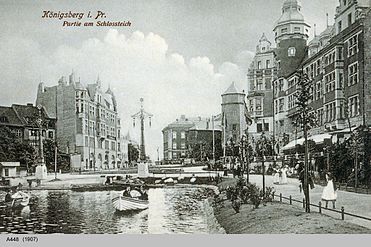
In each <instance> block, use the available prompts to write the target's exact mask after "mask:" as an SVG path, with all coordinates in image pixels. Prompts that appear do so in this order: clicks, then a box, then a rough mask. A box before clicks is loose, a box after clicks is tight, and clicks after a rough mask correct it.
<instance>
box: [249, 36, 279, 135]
mask: <svg viewBox="0 0 371 247" xmlns="http://www.w3.org/2000/svg"><path fill="white" fill-rule="evenodd" d="M276 73H277V70H276V66H275V59H274V48H272V44H271V42H270V41H269V40H268V39H267V37H266V36H265V34H263V35H262V37H261V38H260V40H259V44H258V45H257V47H256V54H255V56H254V59H253V62H252V63H251V65H250V68H249V70H248V75H247V78H248V95H247V101H246V103H247V108H248V111H249V114H250V117H251V118H252V119H253V122H252V124H251V125H250V126H249V129H248V133H249V136H251V137H252V138H255V139H256V138H259V136H260V135H261V133H262V132H264V133H265V134H268V135H272V134H273V130H274V129H273V88H272V83H273V81H274V80H275V77H276Z"/></svg>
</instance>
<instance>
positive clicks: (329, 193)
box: [322, 173, 337, 209]
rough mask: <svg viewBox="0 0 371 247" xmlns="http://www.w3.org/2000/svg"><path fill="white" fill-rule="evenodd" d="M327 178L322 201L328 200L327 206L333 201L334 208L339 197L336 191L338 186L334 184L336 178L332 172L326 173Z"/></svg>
mask: <svg viewBox="0 0 371 247" xmlns="http://www.w3.org/2000/svg"><path fill="white" fill-rule="evenodd" d="M326 180H327V185H326V187H325V188H324V189H323V192H322V201H324V202H326V208H327V207H328V202H329V201H331V202H332V208H333V209H335V202H336V198H337V193H336V187H335V184H334V181H333V180H334V179H333V176H332V174H331V173H326Z"/></svg>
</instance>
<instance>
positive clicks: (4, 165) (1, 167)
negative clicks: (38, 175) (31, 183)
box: [0, 162, 27, 186]
mask: <svg viewBox="0 0 371 247" xmlns="http://www.w3.org/2000/svg"><path fill="white" fill-rule="evenodd" d="M26 175H27V171H26V170H25V169H23V170H22V169H21V166H20V163H19V162H0V177H1V182H2V184H4V185H10V186H16V185H18V184H19V183H21V184H25V182H26V181H25V177H26Z"/></svg>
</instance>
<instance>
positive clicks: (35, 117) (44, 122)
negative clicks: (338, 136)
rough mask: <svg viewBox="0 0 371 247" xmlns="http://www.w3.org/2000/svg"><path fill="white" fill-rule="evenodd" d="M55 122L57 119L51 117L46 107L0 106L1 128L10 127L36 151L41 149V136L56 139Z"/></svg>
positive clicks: (20, 139) (29, 105)
mask: <svg viewBox="0 0 371 247" xmlns="http://www.w3.org/2000/svg"><path fill="white" fill-rule="evenodd" d="M39 119H41V137H40V134H39V133H40V132H39V131H40V125H39ZM55 123H56V119H55V118H52V117H50V115H49V113H48V112H47V111H46V110H45V108H44V107H42V108H40V110H39V109H38V108H37V107H35V106H33V105H32V104H27V105H18V104H13V105H12V106H10V107H7V106H0V128H1V127H8V128H9V129H10V130H11V131H12V132H13V133H14V134H15V136H16V138H18V140H19V141H22V142H27V143H28V144H30V145H31V146H33V147H34V148H35V150H36V152H38V151H39V140H40V138H41V139H42V140H45V139H50V140H55Z"/></svg>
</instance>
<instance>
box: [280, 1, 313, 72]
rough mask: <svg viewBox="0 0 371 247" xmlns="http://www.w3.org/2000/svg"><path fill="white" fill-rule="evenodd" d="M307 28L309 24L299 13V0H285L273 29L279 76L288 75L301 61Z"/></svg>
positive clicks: (306, 38)
mask: <svg viewBox="0 0 371 247" xmlns="http://www.w3.org/2000/svg"><path fill="white" fill-rule="evenodd" d="M309 30H310V26H309V25H308V24H307V23H306V22H305V20H304V17H303V15H302V14H301V4H300V3H299V1H297V0H286V1H285V2H284V3H283V6H282V15H281V17H280V18H279V20H278V21H277V23H276V25H275V27H274V30H273V31H274V32H275V41H276V45H277V49H276V60H277V65H278V70H279V73H278V76H279V77H280V76H283V77H286V76H289V75H290V74H292V73H293V72H295V71H296V70H297V68H298V66H299V65H300V63H301V62H302V61H303V58H304V57H305V53H306V45H307V40H308V38H309Z"/></svg>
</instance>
